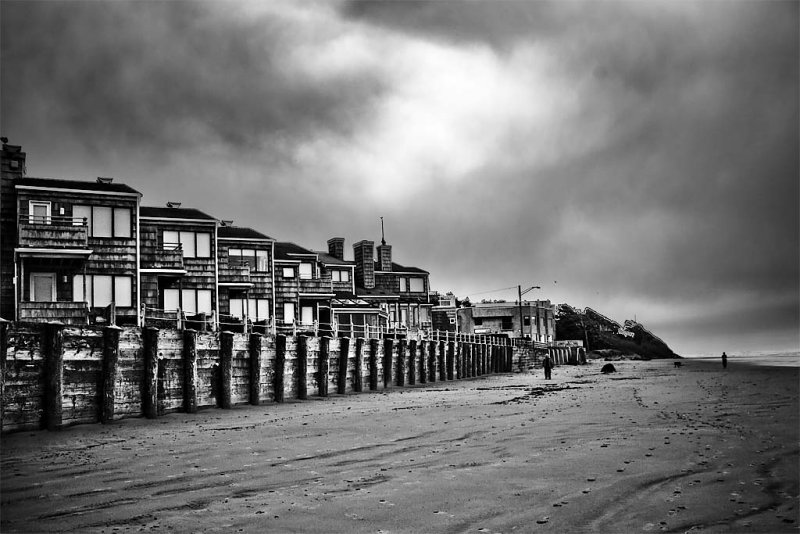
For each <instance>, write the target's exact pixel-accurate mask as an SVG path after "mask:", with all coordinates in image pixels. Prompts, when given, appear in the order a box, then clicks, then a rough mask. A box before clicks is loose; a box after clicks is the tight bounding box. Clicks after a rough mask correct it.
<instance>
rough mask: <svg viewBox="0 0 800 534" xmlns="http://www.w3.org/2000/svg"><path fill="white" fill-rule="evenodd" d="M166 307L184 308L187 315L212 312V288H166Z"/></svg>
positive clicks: (171, 309)
mask: <svg viewBox="0 0 800 534" xmlns="http://www.w3.org/2000/svg"><path fill="white" fill-rule="evenodd" d="M164 309H165V310H169V311H174V310H177V309H181V310H183V311H184V312H185V313H186V314H187V315H195V314H198V313H211V311H212V307H211V290H210V289H165V290H164Z"/></svg>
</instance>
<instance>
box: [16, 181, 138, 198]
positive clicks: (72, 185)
mask: <svg viewBox="0 0 800 534" xmlns="http://www.w3.org/2000/svg"><path fill="white" fill-rule="evenodd" d="M14 185H15V186H23V187H41V188H46V189H76V190H78V191H95V192H105V193H131V194H135V195H139V196H142V194H141V193H140V192H139V191H137V190H136V189H134V188H132V187H130V186H127V185H125V184H115V183H113V182H112V183H110V184H109V183H102V182H89V181H84V180H60V179H58V178H31V177H25V178H17V179H16V180H14Z"/></svg>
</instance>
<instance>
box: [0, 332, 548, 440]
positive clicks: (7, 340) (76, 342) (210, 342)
mask: <svg viewBox="0 0 800 534" xmlns="http://www.w3.org/2000/svg"><path fill="white" fill-rule="evenodd" d="M112 330H113V332H111V331H112ZM150 330H151V331H152V332H155V333H156V334H157V345H156V346H155V351H153V350H150V351H149V353H150V354H154V355H155V358H156V360H153V359H151V360H150V366H151V368H152V369H153V370H154V371H153V373H154V374H153V375H152V376H153V378H152V379H149V378H148V377H147V376H146V374H147V368H148V362H147V361H146V359H147V353H148V350H147V348H146V347H144V344H145V336H144V335H143V331H142V329H141V328H136V327H126V328H118V327H106V328H101V327H79V328H78V327H70V326H63V325H57V324H52V323H51V324H29V323H0V341H2V343H0V347H5V351H4V353H3V354H0V356H2V370H1V372H0V377H2V381H1V384H2V404H1V406H2V418H1V419H2V431H3V432H10V431H18V430H26V429H38V428H60V427H62V426H67V425H72V424H78V423H97V422H99V421H104V420H105V421H112V420H114V419H120V418H124V417H136V416H141V415H143V414H146V413H147V409H146V406H147V405H148V402H150V403H151V405H152V404H153V403H154V402H155V403H156V404H157V410H156V412H157V413H154V414H153V415H150V417H153V416H158V415H163V414H164V413H169V412H177V411H188V412H192V411H193V410H196V409H197V408H208V407H223V408H224V407H229V406H234V405H236V404H246V403H252V404H259V403H265V402H275V401H276V400H277V401H281V400H292V399H298V398H303V393H305V397H306V398H307V397H317V396H320V395H321V396H332V395H337V394H339V393H347V394H350V393H354V392H357V391H358V387H359V386H360V390H361V391H363V392H369V391H374V390H383V389H396V388H399V387H403V386H410V385H414V384H426V383H432V382H437V381H446V380H450V379H451V378H450V377H451V376H452V379H458V378H470V377H473V376H480V375H482V374H488V373H491V372H493V369H495V371H494V372H497V370H499V371H501V372H509V371H511V370H513V371H516V372H525V371H527V370H530V369H532V368H533V367H534V365H537V364H538V362H539V361H540V356H541V355H539V354H537V353H535V352H534V351H533V349H529V348H525V347H514V349H513V357H512V349H511V348H510V347H500V346H494V347H492V346H487V345H482V344H478V343H465V342H461V343H453V342H452V341H450V342H432V341H428V340H423V341H415V340H370V339H347V338H316V337H304V336H300V337H291V336H282V335H279V336H259V335H258V334H253V335H248V334H238V333H237V334H233V333H209V332H194V331H191V330H184V331H181V330H174V329H164V330H161V331H156V330H155V329H150ZM115 336H116V337H118V342H116V343H117V344H115V341H114V339H115ZM223 336H230V339H228V340H227V345H226V343H224V342H222V341H223V340H222V337H223ZM251 343H254V345H253V349H252V350H253V351H255V352H254V353H253V354H255V355H257V356H258V358H257V359H255V360H254V362H256V363H257V364H258V368H257V370H255V369H254V368H252V367H251V362H250V358H251V356H250V354H251ZM148 346H150V347H152V345H148ZM279 346H283V347H285V351H283V358H284V360H283V369H280V368H278V367H276V362H278V361H281V360H280V358H279V349H278V347H279ZM226 347H228V349H229V350H228V353H229V357H227V354H223V353H224V352H225V351H226V350H227V349H226ZM325 347H327V353H326V350H325ZM259 348H260V350H259ZM373 348H374V357H373ZM386 351H390V352H386ZM493 354H494V355H495V362H496V363H495V365H494V367H493V365H492V361H491V356H492V355H493ZM509 360H512V363H511V365H510V366H509ZM303 361H305V374H304V376H300V370H301V369H302V368H303V365H302V364H303ZM497 362H499V363H497ZM340 364H341V365H342V366H343V367H340ZM385 365H388V367H386V370H387V371H389V370H391V373H387V374H384V366H385ZM509 367H510V368H509ZM452 368H454V372H453V373H452V374H451V373H450V372H449V371H450V369H452ZM156 369H157V378H156V376H155V370H156ZM187 371H188V372H187ZM254 371H255V374H254V375H252V376H251V374H252V373H253V372H254ZM281 376H282V377H283V380H282V388H283V389H282V393H283V395H282V399H281V398H278V397H279V395H276V391H275V386H276V384H278V385H280V384H281V381H280V380H279V379H280V377H281ZM148 384H150V385H151V386H152V388H151V389H150V390H149V391H151V392H152V395H153V396H152V397H148V398H152V399H154V400H153V401H148V400H147V398H146V396H147V395H148V393H147V392H148V387H149V386H148ZM251 386H253V387H257V391H258V395H257V398H254V397H253V396H251V394H250V389H251ZM254 391H256V390H254Z"/></svg>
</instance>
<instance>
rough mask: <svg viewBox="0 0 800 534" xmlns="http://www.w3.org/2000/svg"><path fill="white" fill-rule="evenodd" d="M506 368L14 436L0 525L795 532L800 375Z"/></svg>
mask: <svg viewBox="0 0 800 534" xmlns="http://www.w3.org/2000/svg"><path fill="white" fill-rule="evenodd" d="M603 363H605V362H599V361H597V362H592V363H591V364H590V365H587V366H582V367H570V366H560V367H557V368H556V369H555V370H554V372H553V380H551V381H548V382H546V381H545V380H544V379H543V376H542V372H541V370H540V371H539V372H538V373H536V374H513V375H511V374H509V375H496V376H491V377H483V378H477V379H471V380H465V381H460V382H450V383H436V384H434V385H427V386H417V387H411V388H404V389H395V390H392V391H390V392H387V393H383V392H381V393H362V394H358V395H348V396H331V397H329V398H327V399H312V400H308V401H304V402H291V403H286V404H283V405H275V404H266V405H263V406H257V407H253V406H237V407H235V408H234V409H232V410H229V411H223V410H215V409H211V410H204V411H201V412H200V413H199V414H197V415H186V414H170V415H167V416H164V417H163V418H160V419H158V420H155V421H148V420H144V419H128V420H123V421H117V422H115V423H113V424H110V425H106V426H101V425H82V426H76V427H71V428H67V429H64V430H62V431H60V432H54V433H47V432H23V433H18V434H12V435H7V436H3V438H2V452H1V454H0V456H1V458H2V478H1V479H0V490H1V491H2V495H1V502H2V508H1V509H0V512H1V513H2V517H1V518H0V530H2V532H53V531H68V532H69V531H72V532H139V531H170V530H171V531H174V532H511V531H517V532H576V531H577V532H580V531H588V532H648V531H652V532H659V531H666V532H685V531H705V532H728V531H736V532H797V531H798V525H799V523H798V521H799V520H800V518H798V491H799V489H798V486H799V481H798V479H800V473H799V472H798V471H799V468H798V460H799V458H800V452H799V451H798V447H799V443H800V436H799V434H800V420H799V419H800V410H799V409H798V389H800V382H799V381H798V368H796V367H782V368H772V367H760V366H747V365H744V364H740V363H739V362H735V363H733V362H732V364H731V365H729V366H728V369H727V370H723V369H722V367H721V365H719V364H718V363H704V362H698V361H688V362H685V363H684V365H683V366H682V367H681V368H675V367H674V366H673V363H672V361H654V362H614V365H615V366H616V367H617V369H618V373H615V374H612V375H602V374H601V373H600V367H601V365H602V364H603Z"/></svg>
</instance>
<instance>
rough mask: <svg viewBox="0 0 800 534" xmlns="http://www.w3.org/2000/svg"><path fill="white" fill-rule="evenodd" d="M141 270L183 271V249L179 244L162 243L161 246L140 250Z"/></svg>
mask: <svg viewBox="0 0 800 534" xmlns="http://www.w3.org/2000/svg"><path fill="white" fill-rule="evenodd" d="M141 254H142V269H157V270H166V271H185V270H186V267H184V265H183V249H182V248H181V246H180V244H179V243H164V244H163V245H162V246H157V247H146V248H142V252H141Z"/></svg>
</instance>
